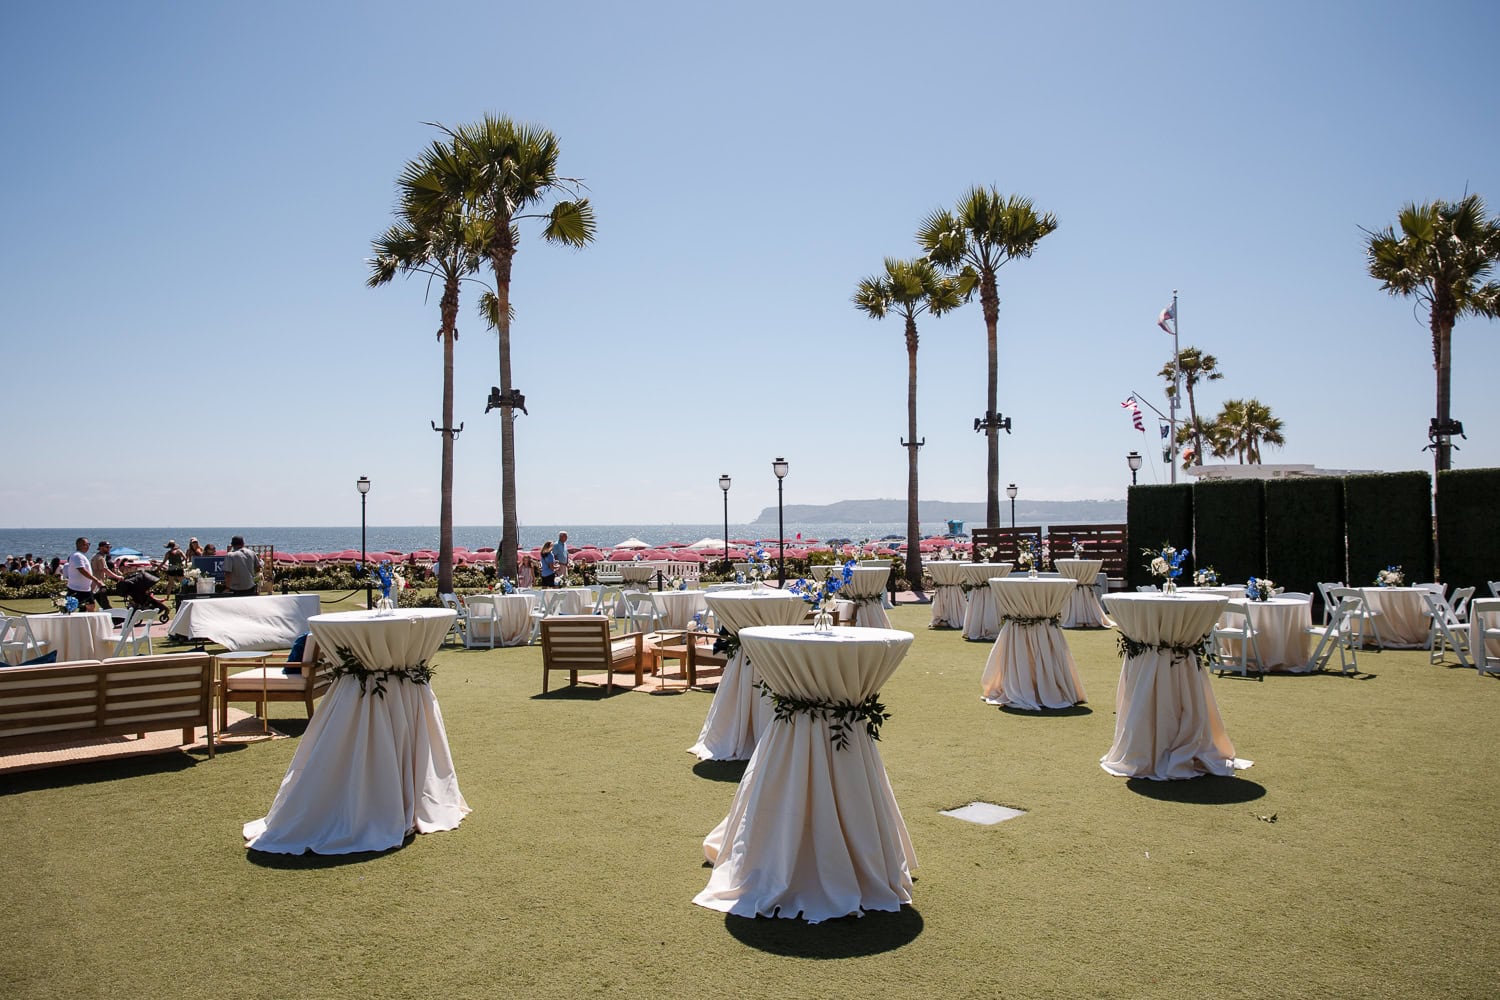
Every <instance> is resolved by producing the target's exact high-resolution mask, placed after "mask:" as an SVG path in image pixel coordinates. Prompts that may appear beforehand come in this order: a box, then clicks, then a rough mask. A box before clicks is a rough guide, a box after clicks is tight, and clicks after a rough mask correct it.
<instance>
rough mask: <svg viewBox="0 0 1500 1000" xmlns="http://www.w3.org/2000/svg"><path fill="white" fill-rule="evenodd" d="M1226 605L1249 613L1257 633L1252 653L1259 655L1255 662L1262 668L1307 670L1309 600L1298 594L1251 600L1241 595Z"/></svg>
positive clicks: (1251, 623) (1295, 671)
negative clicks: (1297, 595) (1296, 595)
mask: <svg viewBox="0 0 1500 1000" xmlns="http://www.w3.org/2000/svg"><path fill="white" fill-rule="evenodd" d="M1226 608H1229V609H1232V610H1235V611H1244V612H1245V613H1246V614H1247V615H1248V616H1249V618H1250V627H1251V628H1252V629H1254V630H1255V632H1256V633H1257V634H1256V636H1255V642H1254V644H1253V647H1252V652H1255V653H1258V654H1259V656H1258V660H1257V662H1259V663H1260V668H1261V669H1262V670H1267V671H1275V672H1277V673H1285V674H1305V673H1308V672H1309V671H1310V670H1311V665H1310V664H1309V663H1308V662H1307V659H1308V654H1309V653H1310V652H1311V647H1310V646H1309V645H1308V634H1307V630H1308V629H1309V628H1311V627H1312V601H1310V600H1307V599H1304V598H1300V597H1272V598H1268V599H1267V600H1264V601H1252V600H1250V599H1249V598H1247V597H1243V596H1241V597H1238V598H1235V599H1234V600H1231V601H1230V602H1229V603H1228V604H1227V605H1226ZM1236 627H1238V626H1236Z"/></svg>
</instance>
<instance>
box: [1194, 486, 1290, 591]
mask: <svg viewBox="0 0 1500 1000" xmlns="http://www.w3.org/2000/svg"><path fill="white" fill-rule="evenodd" d="M1265 506H1266V494H1265V483H1264V482H1263V481H1262V480H1259V479H1220V480H1212V479H1209V480H1202V481H1200V482H1198V483H1197V484H1196V485H1195V486H1194V487H1193V539H1194V542H1195V543H1196V544H1195V551H1194V552H1193V560H1192V561H1193V564H1194V566H1195V567H1197V566H1212V567H1213V568H1214V570H1215V571H1216V572H1217V573H1218V574H1219V579H1220V580H1223V581H1225V582H1228V583H1243V582H1244V581H1246V580H1248V579H1250V577H1252V576H1265V575H1266V512H1265ZM1180 582H1191V581H1180ZM1276 582H1277V583H1278V584H1279V583H1281V581H1280V580H1279V579H1278V580H1277V581H1276Z"/></svg>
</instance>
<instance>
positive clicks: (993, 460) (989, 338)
mask: <svg viewBox="0 0 1500 1000" xmlns="http://www.w3.org/2000/svg"><path fill="white" fill-rule="evenodd" d="M979 304H980V305H981V306H983V307H984V329H985V346H986V347H988V348H989V383H988V385H987V387H986V389H987V393H988V395H987V396H986V397H985V398H986V399H987V400H988V405H989V408H988V409H987V410H985V420H986V422H987V423H988V424H989V425H990V426H989V427H988V428H987V429H986V431H985V434H986V436H987V437H988V439H989V440H988V445H989V455H988V459H987V464H986V466H985V476H986V484H987V490H988V492H987V493H986V495H985V500H984V523H985V526H986V527H989V528H998V527H1000V428H998V427H996V426H994V424H995V411H996V409H997V407H998V406H999V403H998V397H999V394H1000V364H999V359H998V357H997V353H998V349H997V346H996V344H997V341H996V337H995V328H996V326H998V325H999V323H1000V295H999V293H998V292H997V291H996V290H995V272H994V271H993V270H991V269H989V268H986V269H985V270H984V273H983V275H982V278H981V280H980V283H979Z"/></svg>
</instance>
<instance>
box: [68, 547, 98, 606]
mask: <svg viewBox="0 0 1500 1000" xmlns="http://www.w3.org/2000/svg"><path fill="white" fill-rule="evenodd" d="M73 549H74V551H73V554H72V555H70V556H68V561H67V563H66V564H65V565H64V567H63V581H64V582H65V583H66V584H67V587H68V596H69V597H71V598H73V599H74V600H76V601H77V602H78V607H79V610H81V611H93V610H94V588H95V587H100V588H102V587H103V586H104V582H103V581H101V580H100V579H99V578H98V577H96V576H94V571H93V569H92V568H90V566H89V557H88V551H89V540H88V539H87V538H79V539H78V540H77V541H75V542H74V543H73Z"/></svg>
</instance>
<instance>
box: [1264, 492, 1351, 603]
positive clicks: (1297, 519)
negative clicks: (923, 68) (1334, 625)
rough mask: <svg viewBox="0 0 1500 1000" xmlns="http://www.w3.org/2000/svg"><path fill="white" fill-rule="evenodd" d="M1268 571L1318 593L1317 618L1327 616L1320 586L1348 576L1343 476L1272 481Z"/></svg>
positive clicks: (1283, 581)
mask: <svg viewBox="0 0 1500 1000" xmlns="http://www.w3.org/2000/svg"><path fill="white" fill-rule="evenodd" d="M1266 575H1267V576H1269V577H1270V578H1271V579H1272V580H1275V581H1276V583H1277V585H1278V586H1281V587H1285V588H1286V589H1287V590H1298V591H1302V592H1304V593H1308V594H1311V595H1313V620H1314V621H1322V620H1323V618H1322V614H1323V612H1322V610H1321V607H1322V600H1323V598H1322V597H1321V595H1319V593H1318V587H1317V585H1318V584H1319V583H1341V582H1343V581H1344V579H1345V568H1344V483H1343V481H1342V480H1339V479H1333V478H1328V479H1271V480H1267V482H1266Z"/></svg>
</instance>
